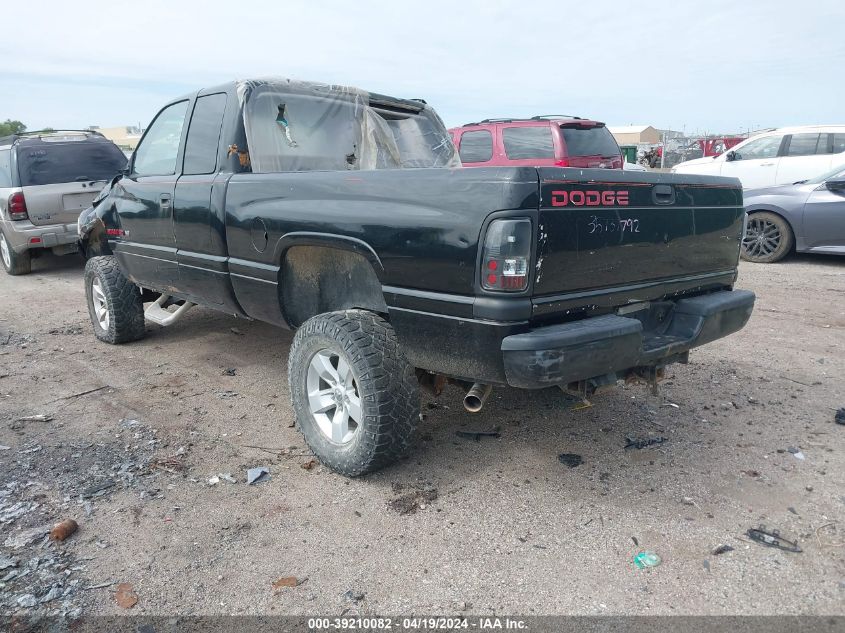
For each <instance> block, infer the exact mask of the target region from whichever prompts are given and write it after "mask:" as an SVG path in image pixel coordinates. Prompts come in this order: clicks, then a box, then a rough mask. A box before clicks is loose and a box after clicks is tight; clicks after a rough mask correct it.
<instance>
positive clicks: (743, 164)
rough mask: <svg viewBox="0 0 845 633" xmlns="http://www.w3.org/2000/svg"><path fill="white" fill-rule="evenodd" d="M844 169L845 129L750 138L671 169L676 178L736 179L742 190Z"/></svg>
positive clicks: (808, 128) (797, 130)
mask: <svg viewBox="0 0 845 633" xmlns="http://www.w3.org/2000/svg"><path fill="white" fill-rule="evenodd" d="M839 165H842V166H843V167H845V125H808V126H803V127H789V128H781V129H779V130H772V131H770V132H766V133H764V134H758V135H757V136H753V137H751V138H749V139H747V140H745V141H743V142H742V143H739V144H737V145H735V146H734V147H733V148H732V149H731V150H729V151H727V152H725V153H724V154H720V155H719V156H716V157H715V158H708V157H704V158H697V159H695V160H690V161H686V162H684V163H679V164H678V165H675V166H674V167H673V168H672V172H673V173H676V174H703V175H711V176H733V177H735V178H739V180H740V182H742V187H743V189H754V188H757V187H771V186H773V185H779V184H790V183H793V182H797V181H799V180H806V179H808V178H815V177H816V176H818V175H819V174H823V173H826V172H827V171H829V170H831V169H834V168H836V167H838V166H839Z"/></svg>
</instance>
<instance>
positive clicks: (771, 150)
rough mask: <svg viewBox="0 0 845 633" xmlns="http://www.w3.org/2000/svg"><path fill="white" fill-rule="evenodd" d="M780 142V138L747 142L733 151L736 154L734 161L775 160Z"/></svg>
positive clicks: (771, 137) (773, 137) (765, 137)
mask: <svg viewBox="0 0 845 633" xmlns="http://www.w3.org/2000/svg"><path fill="white" fill-rule="evenodd" d="M782 140H783V137H782V136H764V137H763V138H758V139H755V140H753V141H749V142H748V144H747V145H744V146H743V147H739V148H736V149H735V150H734V151H735V152H736V159H735V160H753V159H755V158H775V157H776V156H777V155H778V149H779V148H780V142H781V141H782Z"/></svg>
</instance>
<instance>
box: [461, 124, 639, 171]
mask: <svg viewBox="0 0 845 633" xmlns="http://www.w3.org/2000/svg"><path fill="white" fill-rule="evenodd" d="M449 132H450V133H451V134H452V140H453V141H454V142H455V146H456V147H457V148H458V152H459V154H460V156H461V162H462V163H463V165H464V166H465V167H491V166H503V165H531V166H537V167H594V168H596V167H597V168H606V169H622V164H623V162H622V151H621V150H620V149H619V145H618V144H617V143H616V140H615V139H614V138H613V135H612V134H611V133H610V131H609V130H608V129H607V128H606V127H605V124H604V123H602V122H601V121H594V120H592V119H586V118H583V117H579V116H574V115H570V114H541V115H538V116H533V117H530V118H516V117H514V118H495V119H483V120H481V121H478V122H476V123H467V124H465V125H462V126H461V127H459V128H452V129H451V130H449Z"/></svg>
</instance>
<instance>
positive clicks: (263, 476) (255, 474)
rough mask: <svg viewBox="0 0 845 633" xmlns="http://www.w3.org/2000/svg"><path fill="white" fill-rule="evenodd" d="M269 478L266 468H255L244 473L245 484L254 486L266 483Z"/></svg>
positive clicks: (268, 470) (268, 471)
mask: <svg viewBox="0 0 845 633" xmlns="http://www.w3.org/2000/svg"><path fill="white" fill-rule="evenodd" d="M269 478H270V469H269V468H267V467H266V466H256V467H255V468H250V469H249V470H248V471H246V483H248V484H256V483H261V482H263V481H267V480H268V479H269Z"/></svg>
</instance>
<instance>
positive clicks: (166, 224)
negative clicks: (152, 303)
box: [83, 84, 753, 388]
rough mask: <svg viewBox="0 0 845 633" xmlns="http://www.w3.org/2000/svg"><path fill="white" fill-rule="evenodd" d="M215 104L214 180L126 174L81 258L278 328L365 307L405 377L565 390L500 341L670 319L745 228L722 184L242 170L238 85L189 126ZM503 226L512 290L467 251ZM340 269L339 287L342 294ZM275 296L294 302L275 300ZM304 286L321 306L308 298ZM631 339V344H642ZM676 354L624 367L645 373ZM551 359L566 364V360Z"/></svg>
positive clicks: (720, 268) (601, 175) (740, 320)
mask: <svg viewBox="0 0 845 633" xmlns="http://www.w3.org/2000/svg"><path fill="white" fill-rule="evenodd" d="M220 92H225V93H227V98H228V101H227V106H226V114H225V117H224V119H223V122H222V127H221V133H220V139H219V144H218V148H217V152H218V157H217V165H218V167H217V169H216V171H215V173H211V174H206V175H190V176H185V175H180V174H179V173H177V174H174V175H172V176H155V177H136V176H133V175H132V174H131V173H130V174H128V175H126V176H123V177H122V178H119V179H116V180H115V182H114V183H113V185H112V188H111V191H110V193H109V194H108V196H107V197H105V199H104V200H103V201H102V202H101V203H100V204H99V205H98V206H97V207H96V209H91V210H89V212H88V215H91V214H92V213H93V214H96V216H97V217H99V218H101V219H102V226H103V227H104V228H112V229H114V230H122V231H125V234H124V235H122V236H120V237H109V238H108V239H107V240H102V239H100V240H99V242H98V246H97V247H96V248H95V247H94V246H93V244H94V243H95V242H97V239H94V234H93V233H92V234H91V235H88V236H86V237H84V238H83V246H84V247H85V251H86V252H88V253H91V254H96V253H97V252H100V253H114V254H115V255H116V257H117V258H118V261H119V262H120V265H121V268H122V269H123V270H124V272H125V273H126V274H127V275H128V276H129V277H130V278H131V279H132V280H133V281H134V282H135V283H137V284H138V285H140V286H142V287H144V288H149V289H152V290H155V291H159V292H165V293H167V294H170V295H173V296H174V297H177V298H180V299H186V300H189V301H192V302H195V303H199V304H202V305H205V306H208V307H212V308H215V309H219V310H223V311H226V312H229V313H232V314H236V315H240V316H247V317H251V318H255V319H259V320H263V321H267V322H270V323H274V324H277V325H279V326H282V327H297V326H298V325H300V323H301V321H303V320H304V319H305V318H307V317H308V316H312V314H310V313H309V311H308V309H307V308H306V307H304V306H312V305H313V306H322V308H323V309H326V308H328V309H345V308H353V307H360V308H365V309H372V310H376V311H379V312H383V313H385V316H386V317H387V318H388V319H389V320H390V322H391V324H392V325H393V327H394V329H395V330H396V333H397V335H398V337H399V339H400V341H401V343H402V345H403V349H404V351H405V353H406V355H407V356H408V358H409V360H410V361H411V362H412V363H413V364H414V365H415V366H417V367H421V368H424V369H427V370H430V371H434V372H438V373H443V374H446V375H450V376H455V377H459V378H463V379H468V380H472V381H480V382H488V383H497V384H505V383H508V382H510V383H511V384H514V385H516V386H521V387H529V388H530V387H543V386H547V385H548V384H554V383H559V382H561V381H560V380H554V379H553V378H552V379H551V380H550V379H549V377H548V376H546V377H545V378H544V377H542V376H540V377H539V378H538V379H537V380H528V379H525V378H524V376H522V377H521V378H519V379H518V380H509V375H510V373H511V372H506V368H505V361H504V356H505V354H504V353H503V347H504V348H506V347H507V343H506V342H503V341H506V339H507V337H510V336H524V335H526V334H530V333H532V332H540V333H541V334H542V331H543V329H544V327H546V326H559V325H563V324H567V323H571V322H573V321H576V320H579V319H580V320H583V319H585V318H590V317H597V316H601V315H608V314H612V313H614V312H615V311H616V309H617V308H619V307H620V306H626V305H628V304H630V303H631V302H633V301H662V302H665V303H668V304H669V310H670V311H671V307H672V301H673V300H674V299H676V298H680V297H690V296H696V295H703V294H707V293H711V292H712V293H722V292H724V291H730V290H732V286H733V283H734V281H735V279H736V265H737V261H738V253H739V240H740V235H741V233H742V224H743V217H744V212H743V208H742V191H741V188H740V185H739V182H738V181H737V180H735V179H726V178H715V177H700V176H687V175H685V176H680V175H670V174H657V173H643V172H624V171H621V170H600V169H597V170H582V169H570V168H532V167H501V168H480V169H460V168H457V169H446V168H426V169H384V170H370V171H364V170H361V171H351V170H350V171H302V172H287V173H263V174H259V173H248V172H246V171H245V170H244V169H243V168H241V167H240V166H239V163H238V158H237V155H236V154H235V155H230V152H229V151H227V148H229V147H230V146H231V145H239V146H240V147H241V148H242V147H244V146H245V140H244V132H243V124H242V120H241V116H242V112H241V109H240V108H239V107H238V101H237V94H236V86H235V85H234V84H231V85H226V86H222V87H219V88H214V89H209V90H205V91H201V92H200V93H198V94H197V95H193V96H191V97H187V98H186V99H187V100H188V101H189V102H190V103H189V105H188V108H187V111H188V117H190V113H191V111H192V108H193V103H194V101H195V100H196V98H198V97H200V96H203V95H208V94H215V93H220ZM187 127H188V124H187V122H186V124H185V127H184V129H183V133H182V140H181V145H180V153H179V157H178V159H177V164H178V165H180V166H181V165H182V154H183V152H184V145H185V130H186V129H187ZM142 143H143V140H142ZM178 171H179V169H177V172H178ZM130 172H131V169H130ZM560 191H568V192H573V191H584V192H596V191H598V192H605V191H610V192H619V191H626V192H627V204H626V205H619V204H605V205H604V206H590V207H588V206H575V205H571V204H568V205H565V206H554V205H555V204H559V202H560V196H559V195H558V196H557V197H555V194H554V192H560ZM591 195H593V196H594V194H591ZM577 199H578V200H580V198H577ZM499 217H515V218H529V219H530V220H531V222H532V228H533V231H534V235H535V242H534V247H533V252H532V262H531V266H532V268H531V269H530V270H532V271H533V274H531V278H530V283H529V285H528V288H527V289H526V290H525V291H524V292H518V293H514V294H505V293H501V292H499V293H496V292H487V291H484V290H482V288H481V286H480V281H479V274H480V273H479V260H480V256H481V255H480V245H481V244H483V240H484V234H485V230H486V227H487V225H488V224H489V222H490V221H491V220H492V219H494V218H499ZM634 220H636V222H634ZM599 225H601V227H602V228H601V231H599V230H598V226H599ZM622 227H624V230H620V228H622ZM293 247H298V248H311V247H323V248H325V247H328V248H330V249H332V251H331V252H338V251H340V252H344V253H346V254H347V255H348V257H346V256H345V257H344V258H341V259H339V260H337V261H334V263H333V264H332V265H331V266H329V267H328V268H329V269H323V268H319V267H318V266H317V265H316V263H315V264H314V266H313V267H312V268H311V269H308V265H307V264H305V265H303V264H302V263H301V262H300V264H298V266H299V267H296V266H294V265H293V264H292V263H291V262H292V261H294V260H293V259H291V260H288V259H286V258H287V257H288V256H289V254H290V253H292V252H293V251H290V250H289V249H291V248H293ZM300 252H301V253H302V252H308V251H300ZM322 252H323V253H325V251H322ZM305 261H307V258H306V260H305ZM319 261H322V260H321V259H320V258H319V257H315V258H313V262H319ZM350 262H352V263H351V264H350ZM306 273H307V275H306ZM337 274H340V275H347V276H348V280H347V282H342V283H341V284H340V285H338V283H337V279H336V278H335V277H333V276H332V275H335V276H336V275H337ZM285 275H297V276H298V279H297V280H296V283H293V282H292V281H291V280H290V279H287V278H285ZM303 275H305V276H304V277H303ZM308 275H310V277H309V276H308ZM305 282H308V283H305ZM343 283H347V285H346V286H344V285H343ZM285 288H288V289H290V288H293V289H296V291H295V292H293V291H291V292H289V293H288V294H289V295H295V296H288V297H287V298H286V296H285V294H286V292H285ZM338 288H340V289H341V292H339V291H338ZM343 288H347V289H348V293H344V292H342V290H343ZM370 288H376V289H377V290H376V293H377V294H378V295H379V296H377V297H374V296H373V293H372V292H370V290H369V289H370ZM302 289H306V290H307V289H310V290H311V292H313V293H316V294H315V296H314V297H310V298H303V297H302V296H301V295H302V294H303V290H302ZM747 294H748V295H750V293H747ZM746 299H747V297H746ZM746 304H747V305H745V304H744V305H745V307H746V308H747V310H745V312H742V310H740V312H742V315H740V316H739V317H737V316H736V315H734V318H732V319H726V322H727V321H730V326H729V327H727V326H726V327H725V328H723V329H722V330H721V331H720V333H719V334H718V335H719V336H723V335H725V334H728V333H730V332H731V331H735V330H736V329H739V328H740V327H742V326H743V325H744V323H745V321H746V320H747V318H748V315H749V314H750V310H751V305H752V304H753V295H750V303H748V302H747V301H746ZM732 309H734V311H735V312H736V306H735V305H734V306H733V308H732ZM629 329H630V328H629ZM641 329H642V328H641ZM630 334H631V332H630V331H627V335H628V338H627V339H626V341H625V345H626V349H630V347H631V345H634V346H635V347H636V346H637V345H640V343H638V342H637V341H633V342H632V340H631V338H630ZM519 340H522V339H519ZM538 340H540V341H545V340H548V337H545V338H544V337H543V336H540V339H538ZM567 340H571V339H567ZM610 344H611V347H612V342H611V343H610ZM695 344H697V343H695V341H693V340H692V339H691V340H690V341H689V345H688V346H687V348H688V347H691V346H694V345H695ZM519 351H520V352H525V351H526V350H519ZM540 351H542V350H540ZM679 351H683V350H680V348H679V347H678V346H677V345H676V346H675V347H674V348H673V349H672V351H671V353H670V351H668V350H667V352H666V354H664V355H662V356H661V355H660V354H654V353H652V354H650V355H649V354H646V355H645V356H643V355H642V354H640V355H637V354H634V353H633V352H632V353H631V354H633V355H632V358H635V359H638V360H637V362H644V363H647V364H648V363H651V364H657V363H659V362H660V360H661V358H670V357H672V358H674V357H675V356H677V354H678V352H679ZM517 356H519V354H517ZM511 358H512V359H513V358H514V356H513V354H512V355H511ZM558 358H559V361H560V362H564V361H563V360H562V358H563V353H562V352H561V354H558ZM532 362H533V361H532ZM623 369H624V368H623ZM590 371H591V369H590V368H589V366H587V367H585V368H583V370H581V373H586V374H589V372H590ZM517 373H519V372H518V371H517ZM564 373H565V374H566V380H570V379H571V378H572V376H571V375H570V373H567V372H564ZM592 375H593V374H591V375H580V376H578V379H586V378H591V377H592Z"/></svg>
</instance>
